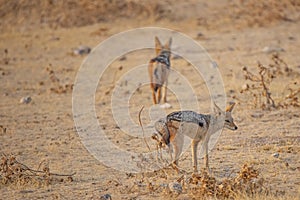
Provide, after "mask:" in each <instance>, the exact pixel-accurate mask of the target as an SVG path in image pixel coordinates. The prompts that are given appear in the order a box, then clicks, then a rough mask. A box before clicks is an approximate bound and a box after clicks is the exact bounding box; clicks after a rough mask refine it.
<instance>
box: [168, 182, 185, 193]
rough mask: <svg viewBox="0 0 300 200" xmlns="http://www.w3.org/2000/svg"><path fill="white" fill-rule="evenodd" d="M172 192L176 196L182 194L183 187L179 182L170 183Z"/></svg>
mask: <svg viewBox="0 0 300 200" xmlns="http://www.w3.org/2000/svg"><path fill="white" fill-rule="evenodd" d="M169 188H170V191H171V192H173V193H176V194H181V193H182V186H181V184H180V183H178V182H173V183H169Z"/></svg>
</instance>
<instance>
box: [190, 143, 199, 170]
mask: <svg viewBox="0 0 300 200" xmlns="http://www.w3.org/2000/svg"><path fill="white" fill-rule="evenodd" d="M198 144H199V140H193V142H192V145H191V146H192V159H193V165H194V166H193V169H194V172H195V173H196V172H198V165H197V147H198Z"/></svg>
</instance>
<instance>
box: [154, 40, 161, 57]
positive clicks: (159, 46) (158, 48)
mask: <svg viewBox="0 0 300 200" xmlns="http://www.w3.org/2000/svg"><path fill="white" fill-rule="evenodd" d="M161 49H162V44H161V42H160V41H159V39H158V37H157V36H155V52H156V55H158V54H159V53H160V51H161Z"/></svg>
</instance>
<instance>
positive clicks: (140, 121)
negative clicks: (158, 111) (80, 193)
mask: <svg viewBox="0 0 300 200" xmlns="http://www.w3.org/2000/svg"><path fill="white" fill-rule="evenodd" d="M143 109H144V106H142V108H141V110H140V111H139V123H140V126H141V128H142V132H143V138H144V142H145V144H146V145H147V148H148V150H149V152H151V149H150V146H149V145H148V143H147V141H146V139H145V132H144V127H143V124H142V120H141V113H142V111H143Z"/></svg>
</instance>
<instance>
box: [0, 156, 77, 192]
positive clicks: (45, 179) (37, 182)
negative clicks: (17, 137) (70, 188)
mask: <svg viewBox="0 0 300 200" xmlns="http://www.w3.org/2000/svg"><path fill="white" fill-rule="evenodd" d="M74 174H75V173H73V174H57V173H52V172H50V168H49V166H48V165H47V164H45V162H41V163H40V164H39V167H38V168H37V169H32V168H30V167H28V166H27V165H25V164H24V163H22V162H19V161H18V160H17V159H16V157H15V156H13V155H5V154H3V155H2V158H1V161H0V186H1V185H16V186H21V187H22V186H28V185H33V186H38V187H40V186H43V185H49V184H53V183H55V182H66V181H68V182H70V181H73V176H74Z"/></svg>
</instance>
